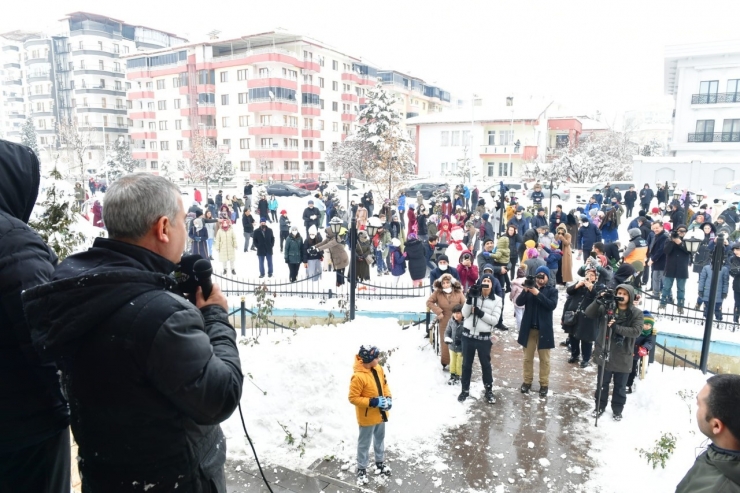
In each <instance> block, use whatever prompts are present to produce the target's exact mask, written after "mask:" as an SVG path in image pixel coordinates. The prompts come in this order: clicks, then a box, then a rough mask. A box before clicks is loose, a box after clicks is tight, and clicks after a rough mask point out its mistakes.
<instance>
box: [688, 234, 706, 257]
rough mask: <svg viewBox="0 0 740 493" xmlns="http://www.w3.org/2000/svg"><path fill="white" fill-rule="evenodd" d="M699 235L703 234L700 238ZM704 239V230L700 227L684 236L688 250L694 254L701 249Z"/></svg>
mask: <svg viewBox="0 0 740 493" xmlns="http://www.w3.org/2000/svg"><path fill="white" fill-rule="evenodd" d="M699 236H701V238H699ZM703 240H704V232H703V231H702V230H700V229H695V230H693V231H689V233H688V234H687V235H686V236H684V238H683V242H684V244H685V245H686V250H688V251H689V253H691V254H692V255H693V254H695V253H696V252H697V251H698V250H699V245H701V243H702V241H703Z"/></svg>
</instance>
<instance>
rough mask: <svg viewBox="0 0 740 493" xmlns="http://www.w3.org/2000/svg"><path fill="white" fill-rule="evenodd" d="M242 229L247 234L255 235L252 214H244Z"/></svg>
mask: <svg viewBox="0 0 740 493" xmlns="http://www.w3.org/2000/svg"><path fill="white" fill-rule="evenodd" d="M242 228H243V229H244V232H245V233H254V217H253V216H252V215H251V214H250V215H246V214H242Z"/></svg>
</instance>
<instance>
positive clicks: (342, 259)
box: [314, 228, 349, 270]
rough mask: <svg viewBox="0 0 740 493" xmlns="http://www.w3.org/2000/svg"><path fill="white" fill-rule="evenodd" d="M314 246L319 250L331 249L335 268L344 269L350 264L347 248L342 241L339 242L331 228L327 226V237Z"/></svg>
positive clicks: (330, 253)
mask: <svg viewBox="0 0 740 493" xmlns="http://www.w3.org/2000/svg"><path fill="white" fill-rule="evenodd" d="M314 247H315V248H316V249H317V250H322V249H324V250H329V255H331V263H332V265H333V266H334V269H336V270H342V269H344V268H345V267H347V266H348V265H349V255H347V250H346V248H345V246H344V245H343V244H342V243H339V242H337V240H336V239H335V238H334V232H333V231H332V230H331V228H326V239H325V240H324V241H322V242H321V243H319V244H318V245H314Z"/></svg>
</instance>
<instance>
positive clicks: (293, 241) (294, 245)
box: [283, 234, 303, 264]
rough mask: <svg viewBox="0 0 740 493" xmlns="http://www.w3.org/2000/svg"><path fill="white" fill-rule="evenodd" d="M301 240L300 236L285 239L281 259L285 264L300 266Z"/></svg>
mask: <svg viewBox="0 0 740 493" xmlns="http://www.w3.org/2000/svg"><path fill="white" fill-rule="evenodd" d="M302 248H303V238H301V235H300V234H296V235H295V236H293V235H288V237H287V238H286V239H285V245H284V247H283V258H285V263H287V264H300V263H301V261H302V260H303V256H302V252H301V250H302Z"/></svg>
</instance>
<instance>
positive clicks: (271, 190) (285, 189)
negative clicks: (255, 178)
mask: <svg viewBox="0 0 740 493" xmlns="http://www.w3.org/2000/svg"><path fill="white" fill-rule="evenodd" d="M267 195H274V196H276V197H290V196H291V195H295V196H296V197H306V196H308V195H311V192H309V191H308V190H305V189H303V188H298V187H297V186H295V185H291V184H290V183H273V184H272V185H267Z"/></svg>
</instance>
